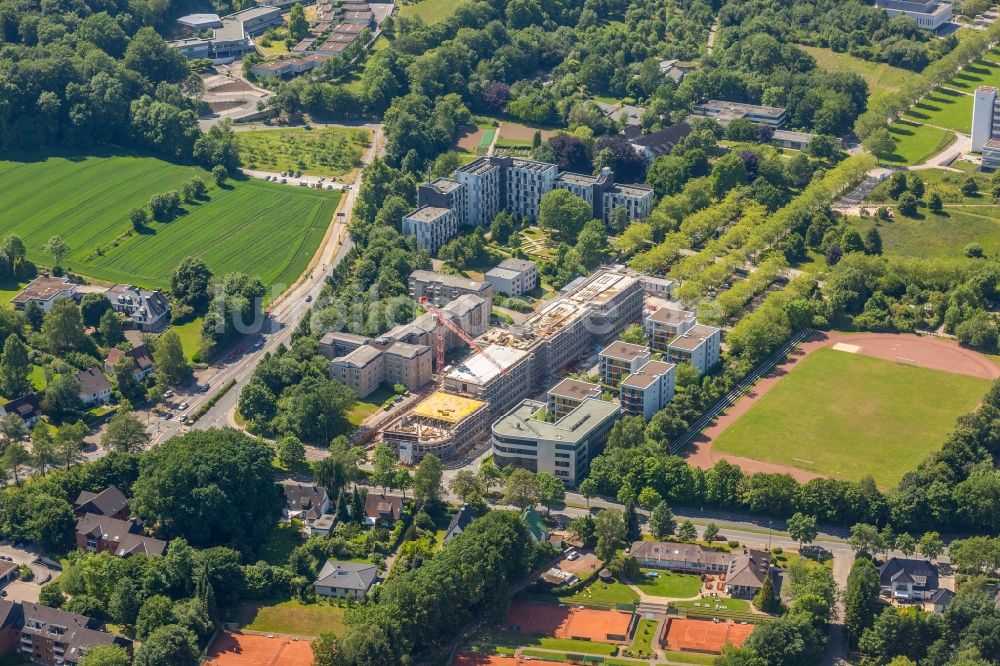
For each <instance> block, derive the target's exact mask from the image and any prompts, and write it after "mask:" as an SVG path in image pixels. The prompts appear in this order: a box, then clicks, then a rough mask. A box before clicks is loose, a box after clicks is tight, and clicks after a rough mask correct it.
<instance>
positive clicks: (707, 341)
mask: <svg viewBox="0 0 1000 666" xmlns="http://www.w3.org/2000/svg"><path fill="white" fill-rule="evenodd" d="M721 345H722V331H721V330H720V329H718V328H715V327H714V326H705V325H703V324H695V325H694V326H692V327H691V328H689V329H688V330H687V331H685V332H684V333H682V334H681V335H680V336H678V337H676V338H674V339H673V340H671V341H670V344H669V345H667V350H666V351H667V358H668V359H669V360H670V361H672V362H673V363H690V364H691V365H693V366H694V367H695V369H696V370H698V372H700V373H702V374H704V373H706V372H708V371H709V370H710V369H711V368H712V367H713V366H714V365H715V364H716V363H718V362H719V355H720V353H721Z"/></svg>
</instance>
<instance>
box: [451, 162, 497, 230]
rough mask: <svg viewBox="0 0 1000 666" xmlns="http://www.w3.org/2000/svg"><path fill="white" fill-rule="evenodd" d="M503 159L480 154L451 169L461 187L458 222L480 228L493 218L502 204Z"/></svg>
mask: <svg viewBox="0 0 1000 666" xmlns="http://www.w3.org/2000/svg"><path fill="white" fill-rule="evenodd" d="M508 162H509V159H508V160H505V159H503V158H495V157H480V158H478V159H475V160H473V161H471V162H469V163H468V164H466V165H465V166H463V167H459V168H458V169H456V170H455V180H457V181H458V182H459V183H461V184H462V187H463V188H464V190H465V197H464V199H465V215H462V216H461V217H462V218H463V219H462V221H463V222H464V223H465V224H467V225H469V226H471V227H483V226H486V225H488V224H489V223H490V222H492V221H493V218H494V217H496V216H497V213H499V212H500V208H501V206H502V204H503V200H504V198H503V187H504V183H505V178H504V167H505V166H506V164H507V163H508Z"/></svg>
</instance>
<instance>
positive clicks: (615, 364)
mask: <svg viewBox="0 0 1000 666" xmlns="http://www.w3.org/2000/svg"><path fill="white" fill-rule="evenodd" d="M649 360H650V351H649V347H643V346H642V345H634V344H632V343H630V342H622V341H621V340H616V341H614V342H612V343H611V344H610V345H608V346H607V347H605V348H604V349H602V350H601V353H600V354H599V355H598V363H599V364H600V367H601V381H602V382H604V383H605V384H607V385H609V386H618V384H619V383H620V382H621V381H622V380H623V379H625V377H628V376H629V375H631V374H632V373H634V372H638V371H639V368H641V367H642V366H644V365H646V364H647V363H649Z"/></svg>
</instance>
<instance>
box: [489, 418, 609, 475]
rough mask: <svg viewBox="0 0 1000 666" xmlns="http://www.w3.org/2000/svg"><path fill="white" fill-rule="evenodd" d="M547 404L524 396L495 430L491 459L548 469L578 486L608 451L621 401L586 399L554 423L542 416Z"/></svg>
mask: <svg viewBox="0 0 1000 666" xmlns="http://www.w3.org/2000/svg"><path fill="white" fill-rule="evenodd" d="M544 409H546V405H545V403H543V402H538V401H536V400H524V401H522V402H521V403H520V404H519V405H518V406H517V407H515V408H514V409H513V410H511V411H510V412H508V413H507V414H505V415H504V416H503V417H502V418H500V419H498V420H497V421H496V423H494V424H493V427H492V428H491V433H492V444H493V459H494V461H495V462H496V464H497V465H499V466H501V467H503V466H505V465H513V466H514V467H523V468H526V469H529V470H531V471H532V472H548V473H549V474H553V475H554V476H556V478H558V479H561V480H562V481H563V482H565V483H566V484H567V485H571V486H575V485H576V484H577V483H578V482H579V481H580V480H582V479H583V478H584V477H585V476H586V475H587V471H588V469H589V468H590V461H591V459H593V458H594V456H596V455H598V454H600V453H601V451H603V450H604V445H605V444H606V443H607V441H608V433H609V432H610V430H611V426H612V424H613V423H614V422H615V420H616V419H618V417H619V416H620V414H621V410H620V408H619V406H618V405H616V404H615V403H612V402H607V401H605V400H595V399H592V398H588V399H586V400H584V401H583V402H582V403H581V404H580V405H579V406H577V407H576V409H574V410H572V411H571V412H569V413H568V414H566V415H564V416H562V417H561V418H559V419H557V420H555V421H547V420H544V419H539V418H537V417H536V414H538V412H539V411H540V410H544Z"/></svg>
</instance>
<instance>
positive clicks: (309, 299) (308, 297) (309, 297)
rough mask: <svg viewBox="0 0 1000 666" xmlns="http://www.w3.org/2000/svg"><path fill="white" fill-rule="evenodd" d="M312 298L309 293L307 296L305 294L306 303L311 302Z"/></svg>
mask: <svg viewBox="0 0 1000 666" xmlns="http://www.w3.org/2000/svg"><path fill="white" fill-rule="evenodd" d="M312 299H313V295H312V294H309V295H308V296H306V303H312Z"/></svg>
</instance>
